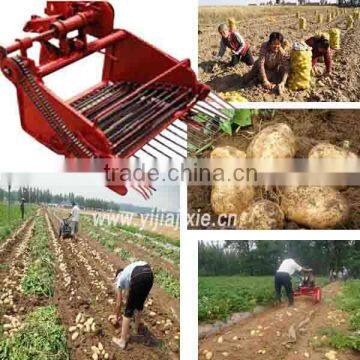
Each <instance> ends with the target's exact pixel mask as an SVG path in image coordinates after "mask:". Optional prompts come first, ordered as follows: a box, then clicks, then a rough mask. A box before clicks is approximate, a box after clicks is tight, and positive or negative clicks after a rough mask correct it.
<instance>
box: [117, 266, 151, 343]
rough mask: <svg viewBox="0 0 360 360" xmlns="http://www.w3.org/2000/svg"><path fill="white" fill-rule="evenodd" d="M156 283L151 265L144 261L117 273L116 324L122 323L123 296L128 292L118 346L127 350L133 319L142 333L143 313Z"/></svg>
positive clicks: (138, 330)
mask: <svg viewBox="0 0 360 360" xmlns="http://www.w3.org/2000/svg"><path fill="white" fill-rule="evenodd" d="M153 283H154V274H153V272H152V270H151V268H150V265H149V264H147V263H146V262H144V261H136V262H134V263H132V264H130V265H128V266H127V267H126V268H125V269H119V270H118V271H117V272H116V282H115V287H116V305H115V317H116V322H117V323H119V322H120V313H121V305H122V300H123V295H124V293H125V292H127V300H126V307H125V310H124V316H123V321H122V328H121V338H120V340H119V342H118V345H119V347H120V348H121V349H125V347H126V344H127V341H128V338H129V328H130V321H131V318H132V317H133V316H134V317H135V331H136V333H138V334H139V333H140V320H141V313H142V311H143V309H144V304H145V300H146V298H147V297H148V295H149V293H150V290H151V288H152V286H153Z"/></svg>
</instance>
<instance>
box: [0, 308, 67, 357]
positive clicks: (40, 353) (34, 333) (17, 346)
mask: <svg viewBox="0 0 360 360" xmlns="http://www.w3.org/2000/svg"><path fill="white" fill-rule="evenodd" d="M24 324H25V326H24V328H23V329H22V330H20V331H18V332H16V333H15V334H14V336H13V337H11V338H7V339H3V340H1V341H0V360H33V359H36V360H50V359H51V360H68V359H70V357H69V353H68V350H67V344H66V332H65V329H64V328H63V326H62V325H61V323H60V319H59V316H58V314H57V310H56V308H55V307H54V306H46V307H41V308H38V309H36V310H35V311H33V312H32V313H30V314H29V315H28V316H27V317H26V319H25V321H24Z"/></svg>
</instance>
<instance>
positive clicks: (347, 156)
mask: <svg viewBox="0 0 360 360" xmlns="http://www.w3.org/2000/svg"><path fill="white" fill-rule="evenodd" d="M309 159H310V160H312V159H313V160H318V159H329V162H328V163H326V164H319V163H318V162H315V163H312V162H311V161H310V170H311V171H317V170H318V168H319V167H321V170H322V171H327V172H337V173H338V175H337V181H338V183H337V184H336V186H335V187H336V189H339V190H344V189H346V186H343V185H340V184H342V183H343V181H346V179H347V176H346V175H345V174H341V172H344V173H346V172H348V171H351V169H352V168H353V167H354V166H355V163H350V164H349V163H348V162H347V160H357V159H358V156H357V155H356V154H355V153H353V152H351V151H349V150H347V149H344V148H341V147H339V146H336V145H332V144H330V143H320V144H318V145H316V146H314V147H313V148H312V149H311V150H310V152H309ZM333 160H335V161H336V162H335V161H333ZM342 160H343V161H342Z"/></svg>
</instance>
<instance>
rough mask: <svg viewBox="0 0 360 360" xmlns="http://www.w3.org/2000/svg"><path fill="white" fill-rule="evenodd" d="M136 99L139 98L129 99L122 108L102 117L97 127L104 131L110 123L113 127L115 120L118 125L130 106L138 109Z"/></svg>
mask: <svg viewBox="0 0 360 360" xmlns="http://www.w3.org/2000/svg"><path fill="white" fill-rule="evenodd" d="M150 94H151V93H150ZM138 100H139V99H135V100H131V101H130V102H129V103H127V104H124V106H123V108H119V109H118V111H117V112H115V113H113V114H112V115H111V116H109V117H107V118H106V119H104V120H103V121H102V123H100V124H99V128H100V129H102V130H103V131H106V130H107V126H109V125H110V127H113V125H114V124H116V123H115V121H116V122H117V124H118V125H120V124H121V123H122V122H123V120H124V118H123V117H124V116H125V115H126V111H130V109H132V108H135V109H138V106H139V103H138ZM142 106H144V105H142Z"/></svg>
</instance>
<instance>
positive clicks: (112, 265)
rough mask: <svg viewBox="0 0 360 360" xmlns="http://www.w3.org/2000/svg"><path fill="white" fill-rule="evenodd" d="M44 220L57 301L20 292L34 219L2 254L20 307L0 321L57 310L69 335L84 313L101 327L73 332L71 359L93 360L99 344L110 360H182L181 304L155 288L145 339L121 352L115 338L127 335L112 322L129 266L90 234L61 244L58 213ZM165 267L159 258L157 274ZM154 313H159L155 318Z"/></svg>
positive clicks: (2, 310) (0, 272)
mask: <svg viewBox="0 0 360 360" xmlns="http://www.w3.org/2000/svg"><path fill="white" fill-rule="evenodd" d="M40 216H43V217H44V219H45V222H46V229H47V236H48V239H49V243H50V250H51V251H52V252H53V253H54V254H55V258H56V264H55V268H56V277H55V283H54V296H53V297H50V298H43V297H32V296H26V295H25V294H23V293H22V292H21V289H20V288H21V287H20V286H19V282H20V281H21V279H22V277H23V275H24V271H25V270H26V263H27V261H28V260H27V258H28V252H27V246H28V243H29V240H30V239H31V237H32V234H33V227H34V219H30V220H29V221H28V222H27V223H26V224H25V225H23V226H22V228H20V230H19V231H18V232H17V234H16V236H13V237H12V239H13V240H11V241H8V242H6V243H4V244H5V246H4V247H3V248H2V249H1V254H0V256H1V263H2V266H1V267H0V277H1V281H2V280H3V279H5V278H6V277H10V278H11V280H13V283H12V285H10V287H11V290H12V293H13V296H14V304H15V307H11V306H6V305H0V315H1V316H2V315H4V314H7V315H12V314H14V309H15V308H16V309H17V313H16V315H18V316H20V318H23V317H25V316H26V314H27V313H29V312H30V311H32V310H34V309H35V308H36V307H38V306H39V305H47V304H54V305H55V306H56V307H57V309H58V312H59V316H60V319H61V323H62V325H63V326H64V327H65V329H68V328H69V327H70V326H72V325H74V323H75V318H76V316H77V314H78V313H79V312H83V313H84V314H85V316H86V317H87V318H88V317H93V318H94V321H95V323H96V331H95V332H90V333H81V334H80V336H79V337H78V338H77V339H76V340H72V339H71V333H70V332H68V331H67V338H68V339H67V340H68V341H67V344H68V349H69V352H70V358H71V359H76V360H83V359H84V360H85V359H90V358H91V355H92V351H91V347H92V346H93V345H97V344H98V343H99V341H100V342H101V343H102V344H103V346H104V348H105V349H106V351H107V352H108V354H109V359H113V360H114V359H124V358H126V359H160V358H161V359H177V358H178V356H179V355H178V351H179V336H180V326H179V302H178V300H177V299H175V298H173V297H172V296H170V295H169V294H167V293H166V292H165V291H164V290H163V289H162V288H160V287H159V286H157V285H154V287H153V289H152V291H151V293H150V297H149V299H148V301H147V303H146V305H145V306H146V308H145V310H144V325H145V335H144V336H135V335H134V336H132V337H131V341H130V343H129V345H128V347H127V348H126V350H124V351H122V350H120V349H119V348H117V346H116V345H115V344H114V343H113V342H112V338H113V337H118V338H119V337H120V331H121V329H119V328H115V327H114V326H113V325H112V324H111V323H110V322H109V321H108V316H109V315H111V314H112V313H113V311H114V299H115V294H114V288H113V282H114V274H115V270H116V269H117V268H123V267H124V266H126V265H127V262H126V261H123V260H122V259H121V258H120V257H119V256H118V255H117V254H115V253H114V252H111V251H109V250H108V249H107V248H105V247H104V246H102V245H101V244H100V243H99V242H98V241H96V240H94V239H92V238H91V237H90V236H88V233H87V232H86V231H85V229H84V230H83V231H80V234H79V239H78V242H77V243H74V242H72V241H70V240H62V241H60V240H59V239H58V237H57V231H58V219H59V218H58V216H57V214H56V213H54V210H53V209H51V210H44V209H42V210H41V213H40ZM124 242H126V240H125V239H124ZM132 249H133V251H134V252H136V249H135V247H134V246H133V245H132V244H131V243H128V244H127V250H128V251H129V253H130V251H131V250H132ZM149 252H150V250H149ZM162 261H164V260H161V259H159V260H158V261H156V260H155V257H154V258H153V261H152V262H151V265H152V267H153V268H155V267H159V266H160V267H161V266H162ZM14 269H16V271H15V274H16V275H15V276H14ZM170 270H172V273H173V274H174V276H176V275H178V267H175V266H173V267H172V268H171V269H170V268H169V271H170ZM67 281H69V285H68V286H66V283H67ZM2 285H3V284H2ZM150 313H153V314H152V316H150ZM154 314H156V316H154ZM166 321H167V322H169V321H170V322H171V326H168V327H167V328H166V330H165V329H164V324H165V322H166ZM0 322H1V321H0Z"/></svg>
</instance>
